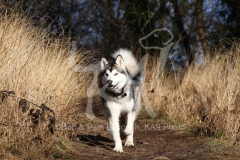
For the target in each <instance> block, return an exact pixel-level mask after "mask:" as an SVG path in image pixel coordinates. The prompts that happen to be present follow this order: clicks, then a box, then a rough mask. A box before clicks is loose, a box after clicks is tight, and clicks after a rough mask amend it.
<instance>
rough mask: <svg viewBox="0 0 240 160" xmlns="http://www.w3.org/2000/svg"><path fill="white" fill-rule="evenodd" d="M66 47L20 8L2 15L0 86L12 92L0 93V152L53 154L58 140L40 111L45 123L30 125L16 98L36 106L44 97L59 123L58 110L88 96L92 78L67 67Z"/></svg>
mask: <svg viewBox="0 0 240 160" xmlns="http://www.w3.org/2000/svg"><path fill="white" fill-rule="evenodd" d="M44 30H45V31H44ZM70 50H71V43H70V41H69V40H68V39H60V38H50V33H48V32H47V31H46V29H44V28H43V27H33V24H31V20H29V18H27V16H25V15H24V14H22V13H11V14H9V10H8V12H3V13H2V14H1V15H0V75H1V77H0V91H14V92H15V94H11V95H10V96H8V97H7V98H6V97H4V95H3V94H1V96H2V97H1V101H0V123H1V124H0V136H1V137H0V139H1V140H0V141H1V142H0V143H1V147H0V153H1V156H3V155H5V156H6V155H8V154H9V153H10V154H11V155H12V156H13V157H14V156H17V157H22V158H29V159H38V158H39V157H38V156H37V155H39V154H38V152H46V153H45V155H46V157H48V154H49V155H50V157H51V156H52V155H51V154H50V153H48V152H51V151H52V150H53V148H54V147H53V146H54V141H57V140H56V135H51V133H50V132H49V131H48V128H47V127H46V125H47V124H46V123H45V122H46V121H47V119H44V117H42V119H41V121H40V123H41V124H43V125H42V126H39V127H33V124H32V122H31V116H30V115H29V112H26V113H22V111H21V108H19V106H18V103H19V101H20V100H21V99H26V100H27V101H28V102H29V103H28V105H29V106H30V108H34V109H35V111H36V110H37V109H39V108H38V107H39V105H41V104H42V103H44V104H45V105H46V106H48V107H49V108H50V109H52V110H53V111H54V112H55V116H56V119H57V122H58V123H59V124H61V123H62V121H64V120H65V118H64V117H62V116H63V114H64V113H62V112H63V111H66V110H68V111H69V112H68V113H66V114H70V110H69V108H71V107H73V106H77V103H78V102H79V99H80V98H85V97H86V87H88V84H89V82H90V76H89V75H87V74H86V73H82V72H81V73H79V72H75V71H74V70H73V69H72V68H71V67H70V65H69V61H68V56H69V54H70ZM76 52H78V53H81V54H78V57H77V59H79V61H78V64H79V65H84V64H85V62H84V61H86V58H85V57H81V56H82V55H83V53H85V52H84V51H76ZM85 55H86V54H85ZM34 104H36V105H34ZM78 106H79V105H78ZM32 120H33V119H32ZM66 123H67V122H66ZM58 136H61V134H58ZM5 152H7V153H6V154H5ZM23 153H24V154H23ZM4 158H7V157H4ZM10 159H12V158H10Z"/></svg>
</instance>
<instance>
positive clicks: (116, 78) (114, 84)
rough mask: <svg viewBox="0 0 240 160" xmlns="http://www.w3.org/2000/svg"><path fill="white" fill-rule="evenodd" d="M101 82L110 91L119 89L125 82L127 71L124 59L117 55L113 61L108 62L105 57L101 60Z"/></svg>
mask: <svg viewBox="0 0 240 160" xmlns="http://www.w3.org/2000/svg"><path fill="white" fill-rule="evenodd" d="M101 72H102V76H101V82H102V84H103V85H104V86H105V85H106V84H108V86H107V89H108V90H110V91H113V92H114V91H116V92H117V91H120V90H121V89H122V88H123V87H124V86H125V84H126V83H127V71H126V67H125V64H124V60H123V58H122V56H121V55H118V56H117V57H116V59H115V60H114V61H113V62H108V61H107V60H106V59H105V58H102V61H101Z"/></svg>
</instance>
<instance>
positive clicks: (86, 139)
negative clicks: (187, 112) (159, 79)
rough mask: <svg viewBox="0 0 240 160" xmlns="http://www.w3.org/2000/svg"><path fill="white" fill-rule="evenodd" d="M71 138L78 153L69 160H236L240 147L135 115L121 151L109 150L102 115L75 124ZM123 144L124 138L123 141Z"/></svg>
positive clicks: (109, 141) (109, 145)
mask: <svg viewBox="0 0 240 160" xmlns="http://www.w3.org/2000/svg"><path fill="white" fill-rule="evenodd" d="M79 127H80V128H81V129H80V130H79V131H78V134H77V136H76V137H75V141H77V142H76V143H80V144H81V145H78V147H77V148H76V149H77V150H78V153H72V154H74V155H73V157H71V159H113V160H116V159H143V160H145V159H155V160H157V159H158V160H167V159H184V160H185V159H191V160H192V159H201V160H202V159H226V158H228V159H239V158H240V156H239V155H240V154H239V151H240V149H239V148H240V146H239V145H236V144H235V145H233V144H231V143H229V142H225V141H220V140H216V139H213V138H206V137H205V138H201V137H195V136H193V135H192V134H190V133H189V131H188V130H187V128H186V127H185V126H173V125H170V124H166V123H164V122H163V121H162V120H161V119H154V120H152V119H146V118H139V119H138V120H137V122H136V125H135V135H134V143H135V146H134V147H125V146H124V147H123V150H124V153H122V154H119V153H115V152H113V151H112V149H113V147H114V143H113V141H112V136H111V135H110V133H109V131H108V130H107V127H108V126H107V123H106V121H105V120H104V119H103V117H101V116H100V117H99V119H98V120H97V121H96V120H95V121H91V122H89V123H85V124H84V125H82V126H79ZM123 144H124V141H123Z"/></svg>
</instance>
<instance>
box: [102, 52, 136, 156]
mask: <svg viewBox="0 0 240 160" xmlns="http://www.w3.org/2000/svg"><path fill="white" fill-rule="evenodd" d="M140 83H141V72H140V69H139V65H138V63H137V60H136V59H135V58H134V57H133V54H132V53H131V51H129V50H126V49H120V50H118V51H116V52H115V53H114V54H112V60H109V61H107V60H106V59H105V58H102V61H101V72H100V74H99V89H100V90H99V94H100V96H101V98H102V102H103V110H104V112H105V115H106V117H107V119H108V123H109V127H110V130H111V133H112V136H113V140H114V142H115V147H114V149H113V150H114V151H116V152H120V153H121V152H123V149H122V141H121V139H124V138H127V139H126V142H125V146H133V145H134V143H133V131H134V121H135V119H136V117H137V115H138V113H139V111H140V109H141V93H140Z"/></svg>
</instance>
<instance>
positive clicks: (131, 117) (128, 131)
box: [125, 111, 136, 146]
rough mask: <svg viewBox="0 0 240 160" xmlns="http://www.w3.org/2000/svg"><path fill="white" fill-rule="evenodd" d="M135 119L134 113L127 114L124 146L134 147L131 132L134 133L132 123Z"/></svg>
mask: <svg viewBox="0 0 240 160" xmlns="http://www.w3.org/2000/svg"><path fill="white" fill-rule="evenodd" d="M135 119H136V112H135V111H133V112H129V113H128V114H127V126H126V129H125V134H126V135H127V140H126V142H125V146H134V143H133V131H134V121H135Z"/></svg>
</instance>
